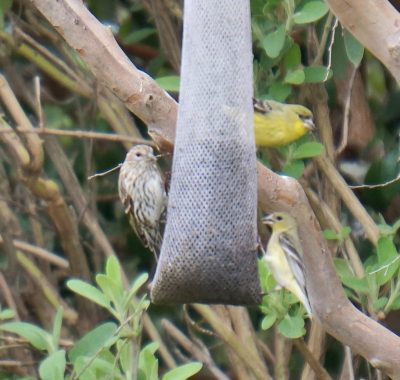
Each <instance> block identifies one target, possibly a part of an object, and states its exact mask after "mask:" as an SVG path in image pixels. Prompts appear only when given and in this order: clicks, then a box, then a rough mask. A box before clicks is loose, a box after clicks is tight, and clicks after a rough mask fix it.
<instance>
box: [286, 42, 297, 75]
mask: <svg viewBox="0 0 400 380" xmlns="http://www.w3.org/2000/svg"><path fill="white" fill-rule="evenodd" d="M300 63H301V51H300V46H299V45H298V44H296V43H294V44H293V45H292V46H291V47H290V48H289V50H288V51H287V52H286V54H285V56H284V57H283V65H284V66H285V68H286V70H288V71H290V70H294V69H295V68H296V67H298V66H299V65H300Z"/></svg>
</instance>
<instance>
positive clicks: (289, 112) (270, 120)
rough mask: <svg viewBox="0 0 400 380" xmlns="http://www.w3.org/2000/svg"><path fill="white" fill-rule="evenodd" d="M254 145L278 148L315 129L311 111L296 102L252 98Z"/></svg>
mask: <svg viewBox="0 0 400 380" xmlns="http://www.w3.org/2000/svg"><path fill="white" fill-rule="evenodd" d="M253 106H254V135H255V139H256V145H257V146H260V147H264V148H278V147H281V146H284V145H287V144H290V143H291V142H293V141H295V140H297V139H299V138H300V137H302V136H304V135H305V134H306V133H307V132H309V131H313V130H315V125H314V121H313V114H312V112H311V111H310V110H309V109H308V108H306V107H303V106H301V105H298V104H284V103H279V102H275V101H273V100H258V99H253Z"/></svg>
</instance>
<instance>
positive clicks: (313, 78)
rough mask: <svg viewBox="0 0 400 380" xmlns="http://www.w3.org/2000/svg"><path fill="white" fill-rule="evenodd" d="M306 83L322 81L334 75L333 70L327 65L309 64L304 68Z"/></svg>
mask: <svg viewBox="0 0 400 380" xmlns="http://www.w3.org/2000/svg"><path fill="white" fill-rule="evenodd" d="M304 74H305V80H304V81H305V83H322V82H324V81H325V80H327V79H330V78H331V77H332V71H331V70H328V69H327V68H326V67H325V66H308V67H305V68H304Z"/></svg>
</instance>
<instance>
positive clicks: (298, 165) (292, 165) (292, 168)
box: [282, 160, 304, 179]
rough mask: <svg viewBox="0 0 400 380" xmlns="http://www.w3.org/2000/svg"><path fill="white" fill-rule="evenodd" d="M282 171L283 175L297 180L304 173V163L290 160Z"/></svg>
mask: <svg viewBox="0 0 400 380" xmlns="http://www.w3.org/2000/svg"><path fill="white" fill-rule="evenodd" d="M282 170H283V172H284V173H285V175H287V176H290V177H293V178H296V179H298V178H300V177H301V176H302V174H303V172H304V162H303V161H301V160H291V161H289V162H287V163H286V164H285V165H284V166H283V168H282Z"/></svg>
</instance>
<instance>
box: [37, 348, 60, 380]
mask: <svg viewBox="0 0 400 380" xmlns="http://www.w3.org/2000/svg"><path fill="white" fill-rule="evenodd" d="M65 366H66V360H65V351H64V350H59V351H56V352H54V353H52V354H51V355H50V356H48V357H47V358H46V359H45V360H43V361H42V362H41V363H40V366H39V375H40V378H41V379H42V380H64V372H65Z"/></svg>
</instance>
